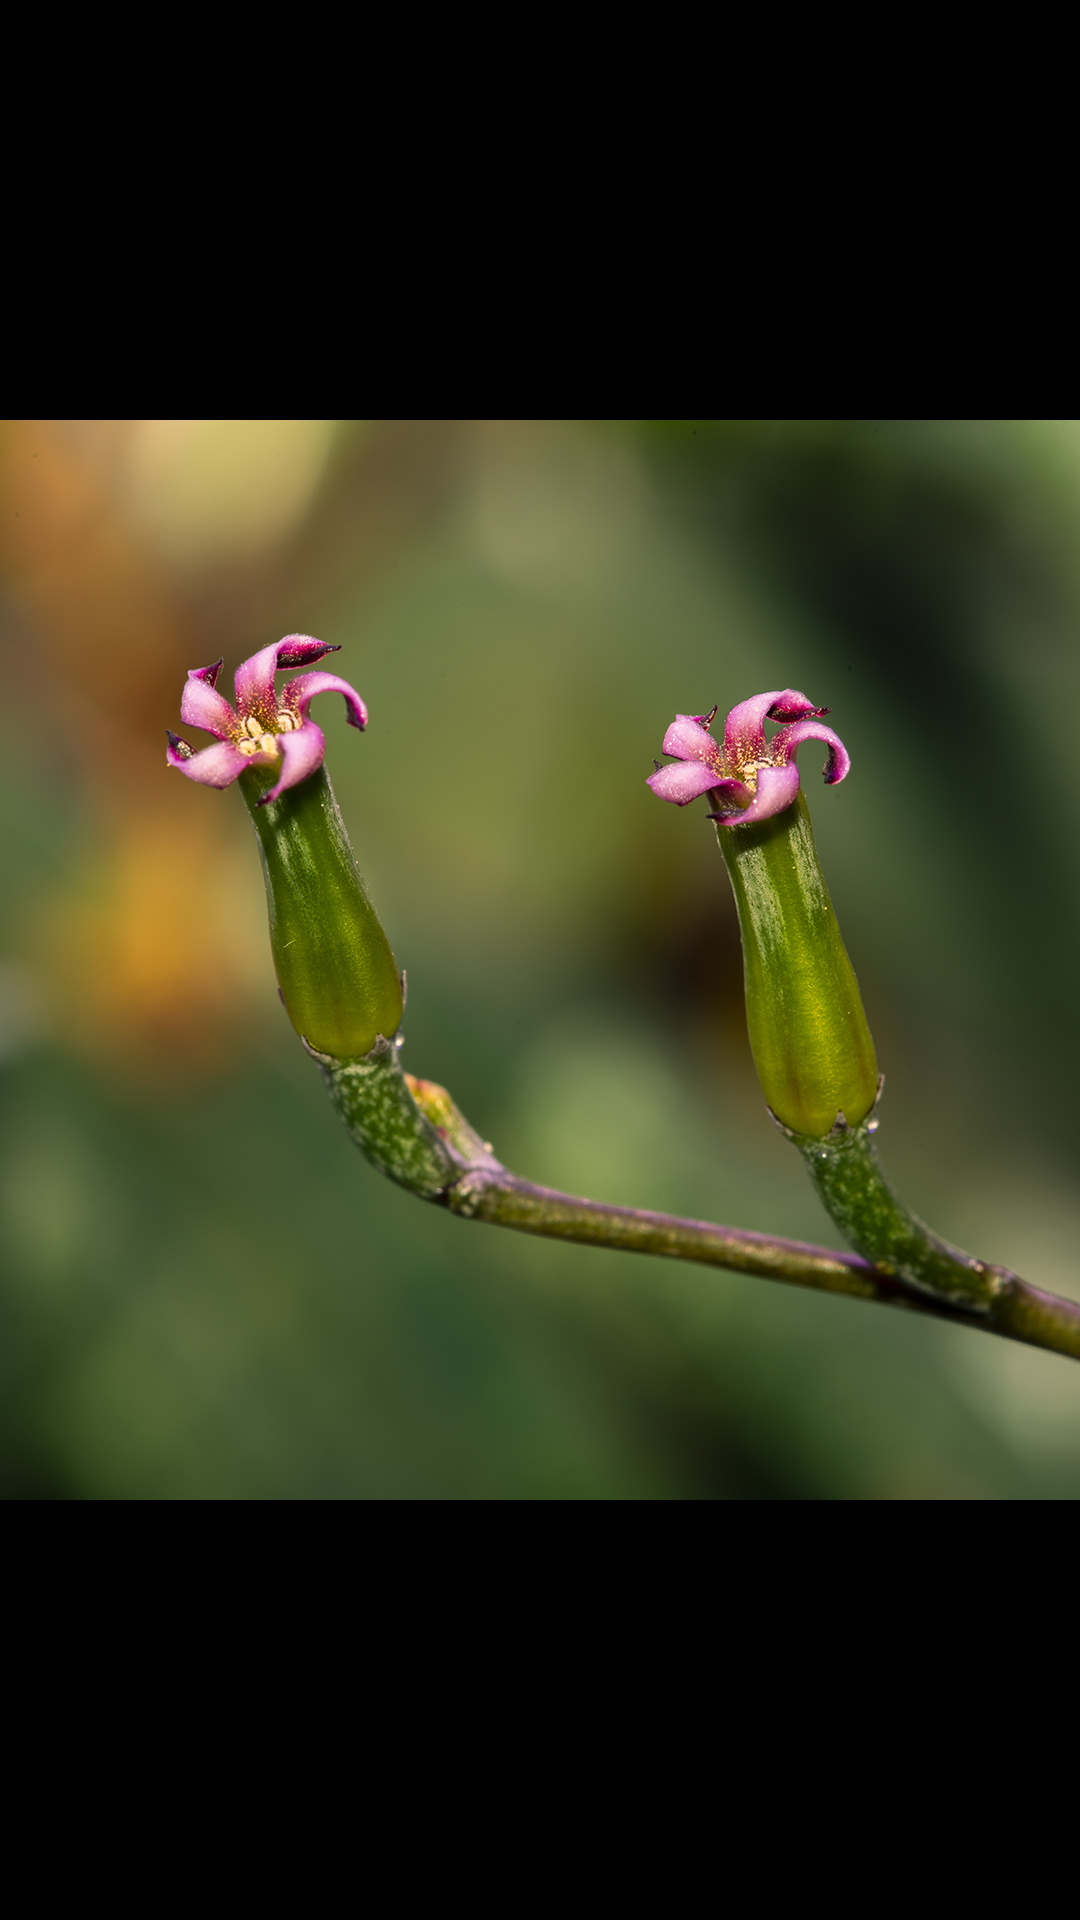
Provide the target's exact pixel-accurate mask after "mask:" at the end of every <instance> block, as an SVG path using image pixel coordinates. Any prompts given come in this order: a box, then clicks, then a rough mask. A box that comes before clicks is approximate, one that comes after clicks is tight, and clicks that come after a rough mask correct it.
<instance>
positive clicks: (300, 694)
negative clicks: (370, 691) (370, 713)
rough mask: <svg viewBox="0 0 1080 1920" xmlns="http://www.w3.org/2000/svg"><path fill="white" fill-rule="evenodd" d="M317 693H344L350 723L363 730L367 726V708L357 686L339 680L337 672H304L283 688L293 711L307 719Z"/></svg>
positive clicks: (284, 699)
mask: <svg viewBox="0 0 1080 1920" xmlns="http://www.w3.org/2000/svg"><path fill="white" fill-rule="evenodd" d="M317 693H341V694H344V696H345V705H346V707H347V708H348V714H347V716H346V717H347V719H348V722H349V725H350V727H359V728H360V731H361V732H363V730H364V728H365V727H366V726H367V708H366V707H365V705H364V703H363V701H362V700H361V698H360V695H359V694H358V693H357V691H356V688H355V687H350V685H349V683H348V681H347V680H339V679H338V676H337V674H336V673H302V674H301V675H300V678H299V680H290V681H289V684H288V686H287V687H284V688H283V689H282V696H281V697H282V700H283V701H284V703H285V705H286V706H287V707H289V708H290V709H291V710H292V712H293V713H298V714H299V715H300V716H301V718H302V719H303V720H306V719H307V717H308V708H309V707H310V705H311V703H312V701H313V700H314V698H315V696H316V694H317ZM287 737H288V736H287V735H286V738H287Z"/></svg>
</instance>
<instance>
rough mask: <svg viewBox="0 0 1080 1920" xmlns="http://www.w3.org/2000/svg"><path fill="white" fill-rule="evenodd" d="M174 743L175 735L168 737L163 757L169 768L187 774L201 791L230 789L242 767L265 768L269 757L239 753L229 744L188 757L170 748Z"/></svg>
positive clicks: (209, 748)
mask: <svg viewBox="0 0 1080 1920" xmlns="http://www.w3.org/2000/svg"><path fill="white" fill-rule="evenodd" d="M175 739H176V735H175V734H170V736H169V747H168V751H167V753H166V756H165V757H166V759H167V760H168V762H169V765H170V767H175V768H176V770H177V772H178V773H183V774H186V776H187V778H188V779H189V780H197V781H198V783H199V785H200V786H202V787H228V786H231V785H232V782H233V781H234V780H235V779H236V777H237V774H240V773H243V771H244V768H245V767H250V766H251V765H252V764H257V765H258V766H266V764H267V761H268V757H269V756H268V755H267V754H265V753H251V754H244V753H241V752H240V751H239V749H238V748H236V747H234V746H232V745H231V743H230V742H229V741H228V740H218V741H217V742H215V744H214V746H212V747H204V748H203V750H202V752H201V753H193V754H191V755H190V757H187V756H185V755H184V754H182V753H181V752H180V749H179V746H174V745H173V741H174V740H175Z"/></svg>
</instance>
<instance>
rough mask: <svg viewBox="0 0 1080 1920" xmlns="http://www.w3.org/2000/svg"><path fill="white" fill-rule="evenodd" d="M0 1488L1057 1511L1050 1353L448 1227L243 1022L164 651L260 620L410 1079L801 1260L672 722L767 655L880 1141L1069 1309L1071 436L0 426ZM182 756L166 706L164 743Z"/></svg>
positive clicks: (958, 427) (1074, 1129)
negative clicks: (665, 759)
mask: <svg viewBox="0 0 1080 1920" xmlns="http://www.w3.org/2000/svg"><path fill="white" fill-rule="evenodd" d="M0 568H2V590H0V646H2V652H3V689H4V697H3V701H2V703H0V728H2V753H0V793H2V806H3V832H2V834H0V902H2V920H3V930H2V938H0V1054H2V1063H0V1129H2V1135H3V1138H2V1147H0V1262H2V1278H0V1301H2V1306H0V1485H2V1489H3V1491H5V1492H6V1493H7V1494H8V1495H9V1496H12V1497H49V1496H57V1497H89V1498H95V1497H106V1498H109V1497H120V1498H124V1497H154V1498H162V1497H164V1498H191V1497H196V1498H237V1497H256V1498H281V1497H286V1498H312V1497H314V1498H338V1497H373V1498H442V1499H446V1498H661V1499H664V1498H721V1499H724V1498H736V1499H738V1498H751V1499H755V1498H766V1499H768V1498H804V1499H805V1498H811V1499H813V1498H868V1499H889V1498H967V1497H972V1498H979V1497H983V1498H1033V1497H1034V1498H1060V1497H1067V1498H1069V1497H1074V1496H1075V1495H1076V1494H1078V1493H1080V1368H1078V1367H1076V1366H1075V1365H1074V1364H1072V1363H1070V1362H1068V1361H1066V1360H1063V1359H1059V1358H1056V1357H1054V1356H1051V1355H1046V1354H1041V1353H1037V1352H1032V1351H1029V1350H1027V1349H1025V1348H1022V1347H1019V1346H1012V1345H1010V1344H1008V1343H1005V1342H1000V1341H995V1340H993V1339H990V1338H986V1337H984V1336H982V1335H978V1334H973V1333H969V1332H967V1331H965V1330H962V1329H957V1328H955V1327H951V1326H940V1325H935V1324H933V1323H931V1322H928V1321H926V1322H924V1321H920V1320H916V1319H913V1318H908V1317H907V1316H905V1315H903V1314H900V1313H894V1312H889V1311H886V1310H884V1309H881V1308H877V1307H867V1306H864V1305H861V1304H857V1303H854V1302H849V1301H844V1300H832V1299H827V1298H824V1297H822V1296H818V1295H811V1294H804V1293H801V1292H800V1291H798V1290H797V1289H792V1288H785V1287H776V1286H770V1285H769V1284H767V1283H765V1282H763V1281H758V1280H752V1279H744V1278H741V1277H738V1276H729V1275H724V1274H721V1273H717V1272H710V1271H709V1270H707V1269H694V1268H685V1269H683V1268H680V1267H679V1266H677V1265H675V1264H674V1263H671V1262H664V1261H660V1260H645V1259H641V1258H636V1257H634V1256H631V1255H616V1254H613V1253H607V1252H595V1251H589V1250H586V1249H581V1248H573V1247H559V1246H554V1245H548V1244H545V1243H543V1242H539V1241H530V1240H528V1239H526V1238H524V1237H519V1236H515V1235H513V1234H510V1233H505V1232H499V1231H497V1230H495V1229H491V1228H488V1227H485V1226H480V1225H476V1224H471V1223H466V1222H463V1221H459V1220H455V1219H452V1218H450V1217H449V1216H448V1215H444V1214H442V1213H440V1212H438V1211H436V1210H435V1209H433V1208H427V1207H424V1206H423V1205H422V1204H421V1203H419V1202H417V1201H416V1200H414V1199H412V1198H411V1197H410V1196H408V1195H406V1194H404V1193H401V1192H398V1191H397V1190H396V1189H394V1188H392V1187H391V1186H389V1185H388V1184H386V1183H385V1182H382V1181H380V1180H379V1178H378V1177H377V1176H376V1175H375V1174H374V1173H373V1172H372V1171H371V1170H370V1169H369V1168H368V1167H367V1166H366V1164H365V1163H364V1162H363V1161H362V1159H361V1158H360V1156H359V1155H358V1154H357V1153H356V1152H355V1149H354V1148H353V1147H352V1146H351V1144H350V1142H349V1140H348V1138H347V1136H346V1135H345V1133H344V1131H343V1130H342V1129H341V1127H340V1125H339V1123H338V1122H337V1120H336V1118H335V1116H334V1114H333V1113H332V1111H331V1109H330V1107H329V1104H328V1102H327V1100H326V1098H325V1095H324V1092H323V1088H322V1083H321V1081H320V1079H319V1076H318V1074H317V1072H316V1070H315V1069H314V1068H313V1067H312V1065H311V1063H310V1062H309V1061H308V1060H307V1059H306V1057H305V1055H304V1053H303V1051H302V1049H301V1047H300V1045H299V1043H298V1042H297V1040H296V1039H295V1037H294V1036H293V1034H292V1031H291V1029H290V1027H289V1026H288V1023H287V1021H286V1020H285V1017H284V1015H283V1013H282V1011H281V1009H280V1007H279V1004H278V1001H277V997H276V993H275V988H274V980H273V975H272V970H271V965H270V958H269V950H268V944H267V940H266V932H265V909H264V904H263V898H262V883H261V878H260V872H259V863H258V859H257V856H256V850H255V846H254V842H253V837H252V834H251V829H250V826H249V824H248V821H247V818H246V815H245V813H244V809H243V806H242V804H241V802H240V800H239V797H238V795H237V794H236V793H235V792H234V791H229V792H226V793H224V794H217V793H212V792H209V791H207V790H200V789H196V788H194V787H193V786H191V785H190V784H189V783H187V782H185V781H183V780H182V779H180V778H179V777H177V776H176V775H175V774H172V773H169V772H167V771H166V767H165V762H164V730H165V728H166V727H167V726H176V725H177V721H178V709H179V697H180V689H181V685H182V682H183V677H184V673H185V670H186V669H187V668H189V667H192V666H201V665H204V664H205V663H206V662H207V661H210V660H213V659H216V658H217V656H218V655H219V654H221V653H223V654H224V656H225V661H226V667H227V670H228V671H229V672H230V673H231V671H232V669H233V668H235V666H236V664H237V663H238V661H239V660H241V659H242V658H243V657H244V656H245V655H247V654H249V653H251V652H252V651H254V650H255V649H256V648H257V647H260V646H263V645H266V644H267V643H268V642H269V641H271V640H274V639H277V638H279V637H280V636H281V635H282V634H283V633H287V632H290V631H295V630H300V631H304V632H309V633H315V634H317V635H319V636H320V638H323V639H326V640H328V641H333V642H336V643H338V644H340V646H341V648H342V652H341V654H340V655H339V656H338V657H337V659H336V660H335V666H336V667H338V668H339V670H340V671H341V672H342V673H344V674H345V675H346V677H347V678H349V679H351V680H352V681H354V682H355V684H356V685H357V686H358V687H359V688H360V690H361V692H362V693H363V694H364V697H365V698H366V699H367V701H368V703H369V705H370V709H371V724H370V727H369V730H368V732H367V734H366V735H365V736H364V737H363V738H362V739H361V738H359V737H358V736H357V735H356V734H355V733H350V732H349V731H348V730H347V728H346V727H345V724H344V715H343V712H340V711H338V707H339V705H340V703H336V704H332V703H331V702H330V701H323V702H321V703H320V708H319V710H318V714H317V717H318V719H319V721H320V724H321V725H323V726H324V728H325V730H326V733H327V736H328V742H329V746H328V764H329V766H330V770H331V773H332V776H333V779H334V782H335V785H336V787H337V790H338V793H339V796H340V799H341V802H342V806H343V810H344V813H345V816H346V819H347V821H348V824H349V827H350V830H351V833H352V836H353V840H354V844H355V846H356V849H357V854H358V858H359V860H360V864H361V867H362V868H363V870H364V872H365V874H366V876H367V878H368V881H369V883H370V885H371V887H372V890H373V892H374V895H375V898H376V900H377V901H378V903H379V906H380V909H381V911H382V915H383V918H384V921H385V924H386V926H387V928H388V931H389V932H390V935H391V939H392V941H393V944H394V947H395V951H396V953H397V957H398V961H399V964H403V965H405V966H406V967H407V968H408V973H409V986H410V994H409V1007H408V1013H407V1016H406V1023H405V1031H406V1034H407V1046H406V1052H405V1062H406V1064H407V1065H408V1066H410V1067H411V1069H412V1070H413V1071H414V1072H419V1073H422V1074H425V1075H427V1076H428V1077H431V1078H434V1079H436V1080H442V1081H444V1082H445V1083H446V1084H447V1085H449V1086H450V1088H451V1089H452V1091H453V1092H454V1094H455V1096H456V1098H457V1099H458V1101H459V1103H460V1104H461V1105H462V1106H463V1108H464V1109H465V1111H466V1112H467V1113H468V1114H469V1116H470V1117H471V1118H472V1120H473V1121H474V1123H475V1124H476V1125H477V1126H478V1127H479V1128H480V1130H481V1131H482V1132H483V1133H484V1134H485V1135H486V1137H488V1138H490V1139H492V1140H494V1142H495V1144H496V1147H497V1150H498V1151H499V1152H500V1154H501V1156H502V1158H503V1159H504V1160H505V1161H506V1162H507V1163H508V1164H509V1165H511V1166H513V1167H515V1168H517V1169H518V1170H519V1171H521V1172H523V1173H526V1174H529V1175H530V1176H532V1177H533V1178H535V1179H539V1180H544V1181H548V1182H552V1183H555V1184H559V1185H563V1186H566V1187H570V1188H572V1189H576V1190H579V1191H585V1192H591V1193H593V1194H595V1195H597V1196H598V1197H601V1198H606V1199H610V1200H615V1201H623V1202H628V1203H631V1204H636V1205H641V1206H650V1207H660V1208H666V1209H672V1210H677V1211H681V1212H689V1213H694V1214H697V1215H703V1216H706V1217H712V1218H716V1219H721V1220H727V1221H730V1222H732V1223H735V1224H739V1225H743V1226H749V1227H757V1228H762V1229H772V1230H775V1231H779V1232H783V1233H788V1234H795V1235H799V1236H802V1237H805V1238H809V1239H817V1240H824V1241H828V1242H830V1243H832V1244H837V1240H836V1236H835V1234H834V1232H833V1230H832V1228H831V1224H830V1222H829V1221H828V1220H827V1219H826V1218H825V1216H824V1215H823V1214H822V1213H821V1212H820V1210H819V1208H818V1205H817V1202H816V1201H815V1199H814V1197H813V1195H812V1193H811V1192H810V1189H809V1187H808V1186H807V1184H806V1182H805V1179H804V1176H803V1174H802V1170H801V1166H800V1163H799V1161H798V1160H797V1157H796V1156H795V1155H794V1154H793V1153H792V1152H791V1150H790V1148H789V1147H788V1146H787V1145H786V1143H785V1142H784V1141H783V1140H782V1139H781V1138H780V1137H779V1136H778V1135H777V1134H776V1133H775V1132H774V1131H773V1129H772V1127H771V1126H770V1124H769V1122H768V1119H767V1116H766V1114H765V1111H764V1108H763V1104H762V1100H761V1096H760V1093H759V1091H758V1089H757V1085H756V1081H755V1079H754V1076H753V1070H752V1066H751V1063H750V1059H749V1051H748V1047H747V1043H746V1037H745V1029H744V1024H743V1013H742V1001H741V977H740V959H739V947H738V934H737V928H736V924H735V919H734V914H733V910H732V907H731V904H730V900H729V898H728V894H727V886H726V880H725V876H724V874H723V870H722V867H721V862H720V859H719V855H718V853H717V851H716V848H715V844H714V843H713V841H712V836H711V829H710V828H709V826H708V824H707V822H706V820H705V818H704V814H705V807H704V805H703V804H698V805H696V806H695V807H693V808H691V809H688V810H686V811H685V812H683V811H679V810H676V809H674V808H669V807H664V806H661V805H659V804H658V803H657V802H656V801H654V800H653V799H652V797H651V796H650V794H649V793H648V791H647V789H646V787H645V784H644V782H645V776H646V774H647V773H648V772H649V771H650V770H651V765H652V756H653V755H654V754H656V753H658V752H659V747H660V741H661V739H662V736H663V732H664V728H665V726H666V725H667V723H668V721H669V720H670V718H671V717H672V715H673V714H674V713H675V711H676V709H679V710H682V711H690V712H700V711H702V710H704V709H706V708H708V707H710V706H711V705H712V704H713V703H714V702H719V704H720V706H721V708H722V709H723V708H726V707H728V706H730V705H731V704H733V703H734V702H735V701H736V700H739V699H742V698H745V697H746V696H747V695H748V694H750V693H752V692H755V691H758V690H760V689H761V688H762V687H769V686H787V685H793V686H796V687H800V688H802V689H804V690H805V691H806V692H807V693H809V694H811V695H812V696H813V698H814V699H815V700H818V701H820V702H822V703H823V704H826V705H828V706H829V707H831V709H832V711H833V724H834V725H835V726H836V727H837V729H838V730H839V732H840V733H841V735H842V737H843V738H844V740H845V741H846V743H847V745H848V746H849V748H850V750H851V753H852V757H853V762H854V768H853V773H852V776H851V778H850V779H849V780H848V782H847V783H846V784H845V785H844V786H843V787H841V788H838V789H835V790H825V789H824V788H823V787H822V786H821V785H820V783H819V782H818V780H817V777H816V763H815V758H814V753H813V752H812V751H806V752H804V754H803V763H804V779H805V782H806V785H807V788H808V791H809V794H810V799H811V806H812V810H813V815H814V822H815V828H816V831H817V834H818V840H819V845H820V848H821V852H822V856H823V860H824V863H825V868H826V872H827V875H828V879H829V882H830V886H831V889H832V893H833V898H834V901H835V904H836V907H837V910H838V912H839V915H840V919H841V924H842V926H843V928H844V932H845V937H846V939H847V943H848V947H849V950H850V952H851V954H852V957H853V960H854V962H855V966H856V969H857V971H858V973H859V976H860V979H861V982H862V985H863V990H864V997H865V1000H866V1004H867V1008H868V1011H869V1015H870V1020H871V1025H872V1026H873V1028H874V1031H875V1035H876V1038H877V1042H878V1050H879V1054H880V1057H881V1060H882V1064H883V1066H884V1067H885V1069H886V1072H887V1076H888V1087H887V1093H886V1101H885V1107H884V1123H883V1126H882V1133H881V1146H882V1154H883V1158H884V1160H885V1163H886V1166H887V1168H888V1169H889V1171H890V1172H891V1173H892V1174H893V1175H894V1177H895V1179H896V1180H897V1182H898V1184H899V1185H900V1186H901V1189H902V1190H903V1191H904V1193H905V1194H906V1195H907V1197H908V1198H909V1199H910V1201H911V1202H912V1204H913V1205H915V1206H916V1207H917V1208H918V1209H919V1211H921V1212H922V1213H924V1214H925V1215H926V1216H927V1217H928V1218H929V1219H930V1220H932V1221H933V1223H934V1224H935V1225H936V1226H937V1227H938V1228H939V1230H941V1231H942V1232H944V1233H946V1234H949V1235H950V1236H952V1237H953V1238H955V1239H957V1240H959V1241H960V1242H961V1243H962V1244H964V1245H967V1246H969V1247H970V1248H972V1250H974V1251H976V1252H978V1253H979V1254H981V1255H983V1256H984V1257H987V1258H989V1259H993V1260H995V1261H999V1262H1004V1263H1005V1264H1008V1265H1011V1266H1013V1267H1015V1268H1017V1269H1018V1270H1019V1271H1020V1272H1022V1273H1023V1274H1025V1275H1026V1276H1027V1277H1028V1278H1030V1279H1032V1280H1034V1281H1035V1282H1037V1283H1039V1284H1042V1285H1044V1286H1048V1287H1050V1288H1052V1289H1055V1290H1057V1291H1061V1292H1065V1293H1069V1294H1071V1295H1073V1296H1074V1297H1075V1296H1078V1295H1080V1191H1078V1184H1077V1167H1078V1164H1080V1161H1078V1152H1080V1094H1078V1074H1080V1012H1078V1007H1077V991H1076V981H1077V971H1078V959H1080V852H1078V844H1080V778H1078V774H1080V766H1078V758H1080V751H1078V747H1077V744H1076V739H1075V732H1074V728H1075V717H1074V716H1075V714H1076V712H1077V709H1078V706H1080V428H1078V427H1077V426H1076V425H1075V424H1074V423H1050V424H1046V423H1038V424H1013V423H1006V424H1001V423H959V424H949V423H944V424H943V423H929V424H926V423H923V424H919V423H914V424H912V423H903V424H899V425H898V424H891V423H882V424H878V423H870V424H867V423H856V424H845V423H825V424H807V423H794V424H792V423H784V422H780V423H777V422H767V423H746V422H736V423H723V422H686V423H670V424H651V423H620V424H601V425H580V424H573V423H570V424H561V423H540V424H536V423H528V422H526V423H519V422H509V423H506V422H497V423H494V424H492V423H473V422H466V423H444V422H434V423H431V422H411V421H410V422H383V423H335V422H322V421H314V422H313V421H255V422H251V421H247V422H243V421H241V422H221V421H217V422H200V421H185V422H175V421H138V422H126V421H125V422H111V421H109V422H59V423H57V422H46V423H38V422H32V423H24V422H16V423H9V424H7V425H6V426H5V427H4V428H3V431H2V436H0ZM191 737H192V738H193V739H195V740H196V741H197V740H198V737H197V736H194V735H192V736H191Z"/></svg>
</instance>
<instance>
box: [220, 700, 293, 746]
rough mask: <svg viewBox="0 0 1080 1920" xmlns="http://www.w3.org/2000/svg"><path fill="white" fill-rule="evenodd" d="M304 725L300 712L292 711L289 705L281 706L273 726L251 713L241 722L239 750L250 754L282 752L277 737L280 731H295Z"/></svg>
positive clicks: (237, 743)
mask: <svg viewBox="0 0 1080 1920" xmlns="http://www.w3.org/2000/svg"><path fill="white" fill-rule="evenodd" d="M302 725H303V721H302V720H301V719H300V717H299V715H298V714H295V713H291V712H290V711H289V709H288V707H279V708H278V710H277V712H276V714H275V715H274V719H273V722H272V726H271V727H267V726H265V725H264V723H263V722H262V721H261V720H260V719H259V718H258V716H257V715H256V714H254V713H249V714H248V717H247V719H246V720H242V721H241V723H240V728H241V731H240V738H239V740H238V741H237V742H236V747H237V752H238V753H242V754H245V755H248V756H250V755H251V754H253V753H274V754H278V753H280V752H281V748H280V747H279V746H278V743H277V740H276V738H275V735H276V734H279V733H293V732H295V731H296V730H297V728H299V727H301V726H302Z"/></svg>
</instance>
